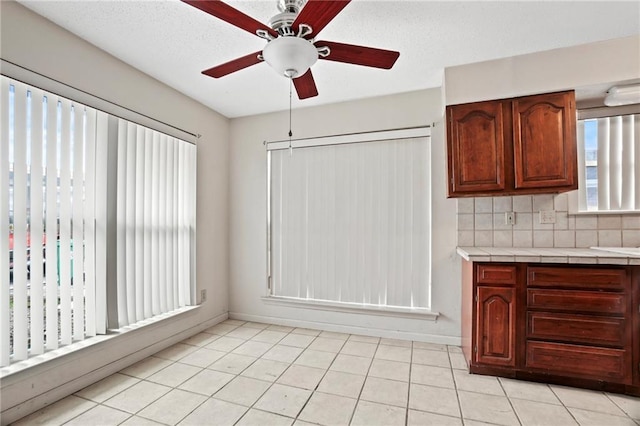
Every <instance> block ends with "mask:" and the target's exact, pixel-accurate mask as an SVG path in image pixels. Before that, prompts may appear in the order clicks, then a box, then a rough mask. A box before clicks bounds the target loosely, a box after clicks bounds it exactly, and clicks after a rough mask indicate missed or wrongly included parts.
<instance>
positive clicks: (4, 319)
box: [0, 77, 11, 367]
mask: <svg viewBox="0 0 640 426" xmlns="http://www.w3.org/2000/svg"><path fill="white" fill-rule="evenodd" d="M0 100H1V101H0V102H1V103H0V132H1V133H0V274H1V276H0V300H3V301H7V300H9V297H10V290H9V80H8V79H7V78H5V77H2V78H1V80H0ZM10 309H11V308H10V305H9V303H6V302H3V303H2V304H1V305H0V367H4V366H7V365H9V363H10V362H11V349H10V344H9V335H10V333H9V329H10V326H9V323H10V315H11V313H10Z"/></svg>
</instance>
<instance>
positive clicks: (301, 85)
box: [293, 70, 318, 99]
mask: <svg viewBox="0 0 640 426" xmlns="http://www.w3.org/2000/svg"><path fill="white" fill-rule="evenodd" d="M293 85H294V86H296V92H298V98H300V99H307V98H313V97H314V96H318V89H317V88H316V82H315V81H314V80H313V74H311V70H309V71H307V72H306V73H304V74H303V75H301V76H300V77H298V78H294V79H293Z"/></svg>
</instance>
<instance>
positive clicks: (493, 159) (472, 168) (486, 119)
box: [448, 102, 505, 193]
mask: <svg viewBox="0 0 640 426" xmlns="http://www.w3.org/2000/svg"><path fill="white" fill-rule="evenodd" d="M502 111H503V104H502V103H501V102H479V103H474V104H467V105H460V106H458V107H456V108H451V109H449V110H448V114H449V135H450V144H449V172H450V174H451V179H450V182H449V184H450V185H449V187H450V192H451V193H466V192H472V193H476V192H486V191H503V190H504V189H505V169H504V166H505V158H504V144H505V142H504V117H503V112H502Z"/></svg>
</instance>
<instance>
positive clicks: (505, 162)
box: [447, 91, 578, 197]
mask: <svg viewBox="0 0 640 426" xmlns="http://www.w3.org/2000/svg"><path fill="white" fill-rule="evenodd" d="M447 150H448V166H449V185H448V187H449V197H466V196H479V195H509V194H536V193H554V192H562V191H570V190H573V189H576V188H577V185H578V179H577V166H576V164H577V154H576V152H577V151H576V111H575V93H574V92H573V91H568V92H559V93H551V94H543V95H535V96H526V97H521V98H513V99H502V100H496V101H485V102H475V103H469V104H461V105H450V106H448V107H447Z"/></svg>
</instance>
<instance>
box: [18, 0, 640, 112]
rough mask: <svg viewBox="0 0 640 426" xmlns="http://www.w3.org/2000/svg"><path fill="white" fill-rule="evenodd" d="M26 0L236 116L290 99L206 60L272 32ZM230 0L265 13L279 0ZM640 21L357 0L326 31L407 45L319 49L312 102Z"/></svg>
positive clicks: (595, 10)
mask: <svg viewBox="0 0 640 426" xmlns="http://www.w3.org/2000/svg"><path fill="white" fill-rule="evenodd" d="M20 3H22V4H23V5H25V6H26V7H28V8H30V9H32V10H33V11H35V12H36V13H38V14H40V15H42V16H44V17H46V18H47V19H49V20H51V21H53V22H55V23H56V24H58V25H60V26H62V27H64V28H66V29H67V30H69V31H71V32H73V33H75V34H77V35H78V36H80V37H81V38H83V39H85V40H87V41H89V42H90V43H92V44H94V45H96V46H98V47H99V48H101V49H103V50H105V51H107V52H109V53H110V54H112V55H113V56H115V57H117V58H119V59H121V60H122V61H124V62H127V63H129V64H130V65H132V66H134V67H135V68H137V69H139V70H141V71H143V72H144V73H146V74H149V75H151V76H152V77H154V78H156V79H158V80H160V81H162V82H164V83H165V84H167V85H169V86H171V87H173V88H175V89H177V90H178V91H180V92H182V93H184V94H185V95H187V96H189V97H191V98H194V99H196V100H198V101H199V102H201V103H203V104H205V105H207V106H209V107H210V108H212V109H214V110H216V111H218V112H220V113H221V114H223V115H225V116H227V117H239V116H245V115H253V114H259V113H265V112H272V111H279V110H284V109H287V108H288V106H289V82H288V80H287V79H286V78H284V77H280V76H278V75H277V74H276V73H275V72H274V71H273V70H271V69H270V68H269V66H268V65H267V64H265V63H261V64H258V65H255V66H253V67H250V68H247V69H244V70H241V71H239V72H236V73H234V74H231V75H228V76H226V77H223V78H220V79H213V78H210V77H206V76H203V75H201V74H200V72H201V71H202V70H204V69H207V68H210V67H212V66H215V65H218V64H220V63H223V62H226V61H229V60H232V59H235V58H237V57H240V56H244V55H246V54H248V53H251V52H254V51H259V50H261V49H262V48H263V47H264V44H265V41H264V40H262V39H260V38H258V37H257V36H252V35H251V34H249V33H247V32H245V31H243V30H240V29H238V28H236V27H234V26H231V25H229V24H227V23H225V22H223V21H220V20H218V19H216V18H214V17H212V16H210V15H207V14H205V13H204V12H201V11H199V10H197V9H195V8H193V7H191V6H188V5H186V4H184V3H182V2H180V1H178V0H163V1H136V0H129V1H111V0H108V1H86V0H85V1H67V0H65V1H24V0H21V1H20ZM227 3H229V4H231V5H232V6H234V7H235V8H237V9H239V10H241V11H242V12H244V13H245V14H247V15H249V16H251V17H253V18H255V19H257V20H259V21H261V22H263V23H266V22H267V21H268V19H269V18H270V17H271V16H272V15H274V14H275V13H277V8H276V0H268V1H266V0H265V1H235V0H231V1H228V2H227ZM638 33H640V2H638V1H626V2H614V1H586V2H581V1H567V2H560V1H525V2H508V1H502V2H495V1H471V2H460V1H445V2H436V1H372V0H354V1H352V2H351V3H350V4H349V5H348V6H347V7H346V8H345V9H344V10H343V11H342V12H341V13H340V14H339V15H338V16H337V17H336V18H335V19H334V20H333V21H332V22H330V23H329V25H328V26H327V27H326V28H325V29H324V30H323V31H322V32H321V33H320V37H319V38H321V39H323V40H331V41H339V42H345V43H351V44H360V45H365V46H372V47H379V48H383V49H390V50H397V51H399V52H400V58H399V59H398V62H397V63H396V65H395V66H394V68H393V69H391V70H388V71H387V70H379V69H372V68H366V67H359V66H355V65H349V64H343V63H337V62H331V61H318V62H317V63H316V64H315V65H314V66H313V68H312V70H313V73H314V77H315V80H316V85H317V87H318V92H319V96H317V97H315V98H311V99H307V100H303V101H300V100H298V99H297V98H295V94H294V101H293V107H294V108H299V107H306V106H313V105H320V104H328V103H334V102H342V101H348V100H353V99H359V98H366V97H372V96H379V95H386V94H392V93H401V92H408V91H413V90H418V89H426V88H431V87H438V86H440V85H441V84H442V75H443V70H444V68H445V67H449V66H453V65H460V64H466V63H472V62H478V61H484V60H490V59H496V58H502V57H508V56H514V55H519V54H524V53H530V52H536V51H541V50H549V49H554V48H558V47H565V46H572V45H578V44H583V43H589V42H594V41H599V40H607V39H612V38H617V37H624V36H629V35H633V34H638Z"/></svg>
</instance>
